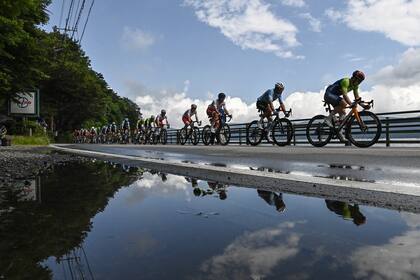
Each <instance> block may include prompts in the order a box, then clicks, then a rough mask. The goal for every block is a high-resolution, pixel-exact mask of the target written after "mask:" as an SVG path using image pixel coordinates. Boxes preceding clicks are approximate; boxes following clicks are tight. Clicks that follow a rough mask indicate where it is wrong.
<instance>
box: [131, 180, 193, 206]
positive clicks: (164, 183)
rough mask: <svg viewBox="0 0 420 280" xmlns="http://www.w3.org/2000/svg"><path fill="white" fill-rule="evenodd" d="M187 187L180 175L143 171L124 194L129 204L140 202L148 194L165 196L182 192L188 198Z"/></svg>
mask: <svg viewBox="0 0 420 280" xmlns="http://www.w3.org/2000/svg"><path fill="white" fill-rule="evenodd" d="M162 177H163V178H164V180H162ZM188 188H189V183H188V182H187V181H186V180H185V178H184V177H182V176H177V175H171V174H162V173H159V174H156V173H154V174H152V173H150V172H145V173H144V174H143V176H142V177H141V178H140V179H139V180H137V181H136V182H134V183H133V184H131V185H130V188H127V189H126V190H125V192H124V196H125V200H126V201H127V203H128V204H129V205H134V204H138V203H141V202H142V201H143V200H145V199H146V198H147V197H149V196H167V195H168V194H174V193H178V192H183V193H184V194H185V199H186V200H189V199H190V192H189V191H188Z"/></svg>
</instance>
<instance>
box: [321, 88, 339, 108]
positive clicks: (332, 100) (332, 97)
mask: <svg viewBox="0 0 420 280" xmlns="http://www.w3.org/2000/svg"><path fill="white" fill-rule="evenodd" d="M324 100H325V102H327V103H328V104H331V105H333V106H334V107H335V106H338V105H339V104H340V102H341V100H343V98H342V97H341V96H339V95H337V94H334V93H332V92H331V91H329V90H328V88H327V91H325V94H324Z"/></svg>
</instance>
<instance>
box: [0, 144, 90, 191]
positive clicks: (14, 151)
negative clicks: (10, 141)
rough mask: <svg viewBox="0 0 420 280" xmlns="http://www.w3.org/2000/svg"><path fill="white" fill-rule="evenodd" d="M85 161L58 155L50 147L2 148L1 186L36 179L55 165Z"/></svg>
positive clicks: (73, 156) (66, 155) (67, 155)
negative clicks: (15, 181)
mask: <svg viewBox="0 0 420 280" xmlns="http://www.w3.org/2000/svg"><path fill="white" fill-rule="evenodd" d="M83 160H86V158H84V157H81V156H76V155H72V154H64V153H57V152H56V151H54V150H53V149H51V148H49V147H35V146H9V147H0V186H1V185H9V184H10V183H12V182H13V181H14V180H22V179H26V178H32V177H35V176H37V175H39V174H41V173H42V172H44V171H46V170H48V169H50V168H51V167H52V166H54V165H60V164H65V163H68V162H75V161H83Z"/></svg>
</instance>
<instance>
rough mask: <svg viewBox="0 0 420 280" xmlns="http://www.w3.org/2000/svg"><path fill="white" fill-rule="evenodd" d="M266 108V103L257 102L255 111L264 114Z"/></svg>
mask: <svg viewBox="0 0 420 280" xmlns="http://www.w3.org/2000/svg"><path fill="white" fill-rule="evenodd" d="M267 106H268V104H267V103H266V102H263V101H260V100H257V109H258V110H261V111H263V112H265V110H267Z"/></svg>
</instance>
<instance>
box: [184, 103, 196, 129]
mask: <svg viewBox="0 0 420 280" xmlns="http://www.w3.org/2000/svg"><path fill="white" fill-rule="evenodd" d="M193 116H195V121H196V122H197V123H198V116H197V105H195V104H191V108H190V109H188V110H187V111H185V113H184V114H183V115H182V122H183V123H184V124H185V127H188V126H190V125H191V123H192V122H193V120H192V117H193Z"/></svg>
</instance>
